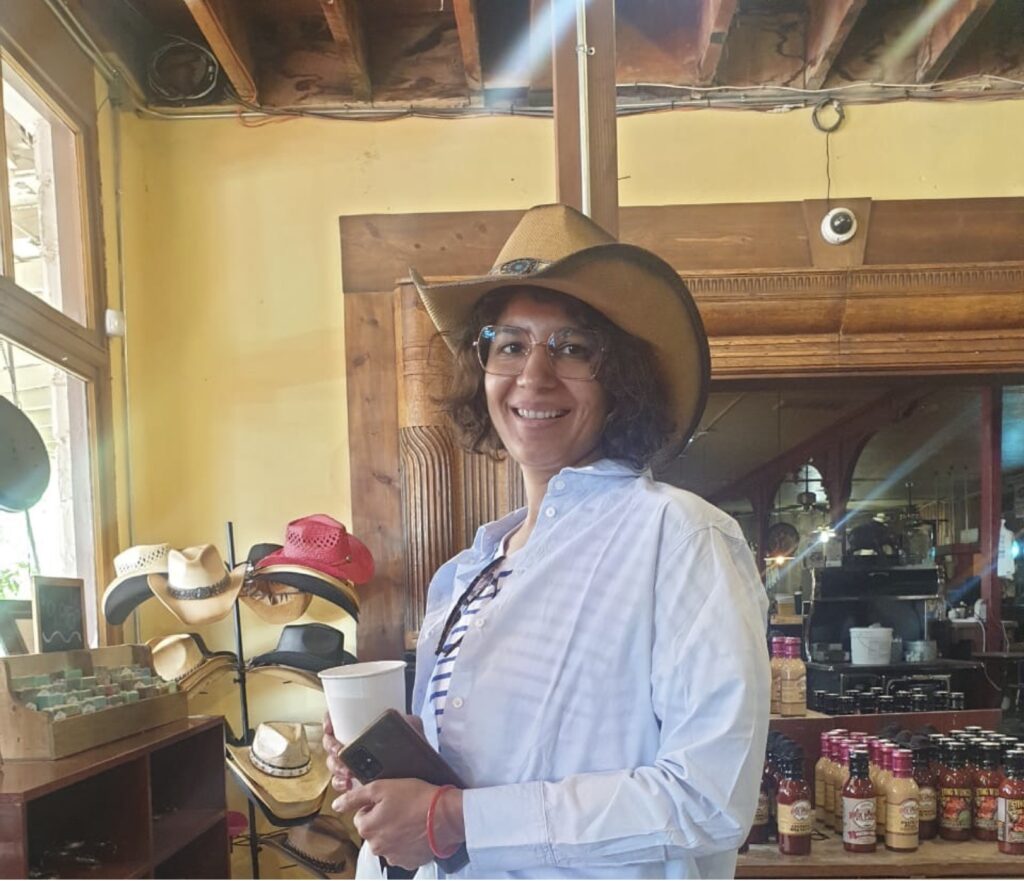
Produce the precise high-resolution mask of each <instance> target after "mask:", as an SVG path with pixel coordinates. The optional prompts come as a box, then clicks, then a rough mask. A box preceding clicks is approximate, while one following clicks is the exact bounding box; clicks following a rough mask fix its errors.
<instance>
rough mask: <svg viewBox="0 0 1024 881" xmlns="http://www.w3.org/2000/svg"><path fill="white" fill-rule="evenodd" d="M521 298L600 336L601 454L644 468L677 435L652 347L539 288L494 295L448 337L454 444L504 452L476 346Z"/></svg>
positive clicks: (446, 400) (446, 403)
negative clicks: (604, 406) (604, 412)
mask: <svg viewBox="0 0 1024 881" xmlns="http://www.w3.org/2000/svg"><path fill="white" fill-rule="evenodd" d="M518 294H526V295H527V296H529V297H530V298H532V299H533V300H535V301H537V302H538V303H557V304H558V305H560V306H562V307H563V308H564V309H565V311H566V312H567V313H568V314H569V317H570V318H571V319H572V320H573V321H574V322H575V323H576V324H577V325H578V326H579V327H581V328H584V329H587V330H594V331H597V332H598V333H599V334H601V336H602V337H603V338H604V340H605V341H606V345H607V352H606V354H605V357H604V360H603V361H602V362H601V367H600V370H599V371H598V374H597V377H596V379H597V381H598V382H600V384H601V387H602V389H603V390H604V392H605V395H606V398H607V402H608V417H607V419H606V421H605V426H604V430H603V431H602V433H601V451H602V453H603V454H604V455H605V456H608V457H609V458H612V459H625V460H626V461H628V462H630V463H631V464H632V465H634V466H635V467H638V468H643V467H645V466H646V465H648V464H649V463H650V461H651V460H652V459H653V458H654V456H655V455H656V454H657V452H658V451H659V450H660V449H661V448H662V447H663V446H664V445H665V443H666V442H667V440H668V439H669V437H670V436H671V434H672V431H673V428H674V425H673V421H672V416H671V413H670V411H669V406H668V393H667V391H666V388H665V383H664V381H663V379H662V377H661V374H660V372H659V370H658V367H657V362H656V361H655V358H654V352H653V350H652V349H651V347H650V345H649V344H648V343H647V342H645V341H644V340H642V339H640V338H638V337H635V336H632V335H631V334H628V333H626V332H625V331H624V330H622V328H620V327H619V326H618V325H617V324H615V323H613V322H612V321H610V320H609V319H608V318H606V317H605V316H604V315H602V314H601V313H600V312H598V311H597V310H596V309H594V308H593V307H591V306H588V305H587V304H586V303H584V302H583V301H582V300H578V299H576V298H575V297H571V296H569V295H568V294H562V293H559V292H557V291H552V290H549V289H547V288H541V287H532V286H531V287H507V288H499V289H497V290H494V291H491V292H490V293H488V294H486V295H484V296H483V297H481V298H480V300H479V301H478V302H477V304H476V306H475V307H474V308H473V311H472V312H471V313H470V316H469V320H468V321H467V323H466V325H465V326H464V327H463V328H462V329H461V330H460V331H457V332H455V333H454V334H452V335H451V336H452V339H451V343H452V346H451V348H452V349H453V350H454V351H455V361H454V365H453V369H452V380H451V385H450V386H449V389H448V392H447V394H445V395H443V396H442V397H441V398H440V399H439V400H438V401H437V403H438V405H439V406H440V408H441V410H442V411H443V412H444V413H445V414H446V415H447V416H448V419H449V421H450V423H451V426H452V429H453V431H454V433H455V437H456V439H457V441H458V442H459V443H460V444H461V445H462V446H463V447H464V448H465V449H467V450H469V451H471V452H474V453H486V454H489V455H491V456H492V457H495V458H498V457H499V455H500V454H501V452H502V451H503V450H504V445H503V444H502V442H501V438H500V437H499V436H498V433H497V431H495V429H494V426H493V424H492V423H491V419H490V416H489V415H488V412H487V398H486V395H485V393H484V371H483V369H482V368H481V367H480V363H479V361H478V360H477V357H476V352H475V350H474V348H473V343H474V342H475V341H476V338H477V334H478V333H479V332H480V328H481V327H483V326H485V325H488V324H494V323H495V322H496V321H497V320H498V318H499V316H500V315H501V313H502V312H503V311H504V309H505V306H506V305H507V304H508V302H509V300H511V299H512V298H513V297H514V296H516V295H518Z"/></svg>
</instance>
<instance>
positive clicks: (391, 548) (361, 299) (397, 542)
mask: <svg viewBox="0 0 1024 881" xmlns="http://www.w3.org/2000/svg"><path fill="white" fill-rule="evenodd" d="M345 361H346V372H347V377H348V431H349V460H350V463H351V473H352V487H351V494H350V498H351V499H352V532H353V533H354V534H355V535H357V536H358V537H359V538H360V539H361V540H362V541H363V542H365V543H366V545H367V546H368V547H369V548H370V550H371V552H372V553H373V558H374V562H375V563H376V573H375V575H374V577H373V580H372V581H370V583H369V584H364V585H360V587H359V598H360V622H359V645H358V653H359V657H360V658H361V659H363V660H367V661H369V660H374V659H377V658H397V657H400V656H401V652H402V647H403V633H402V622H403V620H404V617H405V605H406V588H405V578H406V573H405V555H404V550H403V540H404V536H403V534H402V504H401V491H400V486H401V481H400V476H399V473H398V472H399V454H398V403H397V379H396V376H397V374H396V370H395V329H394V320H393V308H392V294H391V291H390V290H389V291H387V292H386V293H382V294H365V293H364V294H349V295H346V297H345Z"/></svg>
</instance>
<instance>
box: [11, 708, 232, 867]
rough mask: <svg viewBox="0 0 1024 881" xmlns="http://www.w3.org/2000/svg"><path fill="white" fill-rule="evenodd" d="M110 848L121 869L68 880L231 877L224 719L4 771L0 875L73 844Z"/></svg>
mask: <svg viewBox="0 0 1024 881" xmlns="http://www.w3.org/2000/svg"><path fill="white" fill-rule="evenodd" d="M72 840H79V841H97V842H99V841H109V842H111V843H112V844H113V845H114V846H115V847H116V856H115V860H114V862H110V863H103V864H101V865H100V866H97V867H96V869H95V870H84V871H82V872H81V873H79V874H67V873H65V874H64V875H63V877H78V878H153V877H202V878H227V877H229V872H230V864H229V859H228V841H227V805H226V801H225V787H224V721H223V719H222V718H221V717H219V716H218V717H194V718H191V719H182V720H178V721H176V722H172V723H169V724H167V725H164V726H161V727H160V728H154V729H151V730H149V731H145V732H142V733H139V734H136V735H133V736H131V737H126V738H123V739H122V740H118V741H116V742H113V743H108V744H104V745H103V746H100V747H96V748H94V749H91V750H87V751H85V752H81V753H77V754H75V755H73V756H69V757H67V758H64V759H57V760H52V761H27V762H8V763H6V764H5V765H4V767H3V773H2V774H0V841H4V842H5V843H6V846H5V847H3V848H0V878H25V877H27V876H28V874H29V870H30V868H34V867H37V866H38V865H39V863H40V860H41V857H42V855H43V854H44V853H45V852H46V851H47V850H48V849H50V848H51V847H52V846H53V845H55V844H59V843H61V842H64V841H72Z"/></svg>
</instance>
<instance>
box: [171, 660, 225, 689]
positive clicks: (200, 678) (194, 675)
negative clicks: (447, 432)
mask: <svg viewBox="0 0 1024 881" xmlns="http://www.w3.org/2000/svg"><path fill="white" fill-rule="evenodd" d="M235 672H237V668H236V666H235V664H234V663H233V661H229V660H227V659H226V658H221V659H213V660H210V661H206V662H204V663H202V664H200V665H199V667H198V668H197V669H195V670H193V671H192V672H191V673H188V674H186V675H185V676H182V677H181V678H180V679H178V680H177V682H178V688H179V689H180V690H181V691H184V692H186V693H188V692H193V691H197V690H198V689H199V688H200V687H201V686H207V685H209V684H210V683H211V682H213V681H214V680H215V679H219V678H220V677H221V676H225V675H227V674H228V673H235Z"/></svg>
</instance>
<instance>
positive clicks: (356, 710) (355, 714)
mask: <svg viewBox="0 0 1024 881" xmlns="http://www.w3.org/2000/svg"><path fill="white" fill-rule="evenodd" d="M318 675H319V676H320V679H321V681H322V682H323V684H324V697H326V698H327V712H328V713H329V714H330V716H331V725H333V726H334V736H335V737H336V738H337V739H338V741H339V742H340V743H342V744H346V743H351V742H352V741H353V740H354V739H355V737H356V735H357V734H359V732H361V731H362V730H363V729H364V728H365V727H366V726H367V725H369V724H370V723H371V722H372V721H373V720H374V719H376V718H377V717H378V716H379V715H380V714H381V713H383V712H384V711H385V710H398V712H400V713H404V712H405V661H367V662H366V663H363V664H345V665H344V666H342V667H331V668H330V669H329V670H323V671H321V672H320V673H319V674H318Z"/></svg>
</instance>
